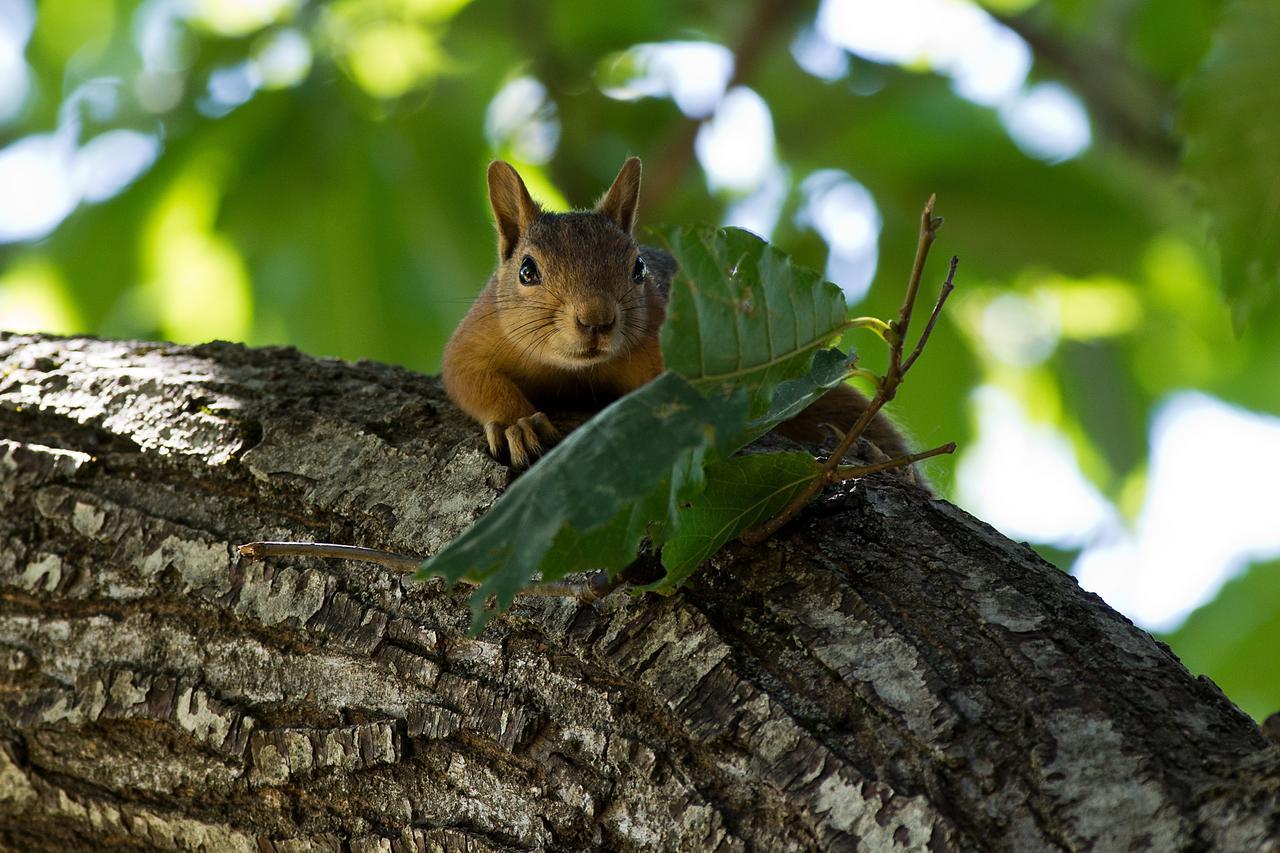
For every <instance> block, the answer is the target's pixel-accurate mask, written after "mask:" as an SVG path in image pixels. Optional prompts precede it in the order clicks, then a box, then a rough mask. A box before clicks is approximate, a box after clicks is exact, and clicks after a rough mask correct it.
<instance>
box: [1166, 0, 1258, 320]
mask: <svg viewBox="0 0 1280 853" xmlns="http://www.w3.org/2000/svg"><path fill="white" fill-rule="evenodd" d="M1277 39H1280V4H1277V3H1276V2H1275V0H1235V2H1234V3H1232V4H1231V5H1230V6H1228V8H1227V11H1226V15H1225V18H1224V19H1223V22H1222V26H1221V28H1220V29H1219V30H1218V34H1217V38H1216V40H1215V42H1214V46H1213V49H1212V50H1211V51H1210V53H1209V56H1208V57H1207V58H1206V59H1205V62H1204V65H1202V66H1201V68H1200V71H1199V73H1198V75H1197V77H1196V79H1195V81H1194V82H1193V84H1192V85H1191V87H1190V88H1189V89H1188V91H1187V98H1186V104H1185V109H1184V112H1183V116H1182V120H1183V121H1182V123H1183V129H1184V131H1185V132H1186V137H1187V156H1186V161H1185V163H1184V170H1185V171H1186V173H1187V175H1188V176H1189V177H1191V178H1192V180H1194V181H1195V182H1196V184H1197V185H1198V186H1199V190H1200V198H1201V202H1202V203H1203V205H1204V206H1205V207H1206V208H1207V209H1208V210H1209V212H1210V214H1211V216H1212V220H1213V226H1214V230H1215V231H1216V233H1217V237H1218V243H1219V246H1220V248H1221V252H1222V285H1223V290H1224V292H1225V295H1226V298H1227V301H1228V302H1229V303H1230V304H1231V308H1232V314H1233V317H1234V320H1235V325H1236V329H1237V331H1239V330H1241V329H1242V328H1243V327H1244V326H1245V325H1246V323H1247V322H1248V321H1249V320H1250V319H1252V318H1255V317H1259V316H1261V315H1263V314H1264V313H1269V312H1270V311H1271V310H1273V309H1275V308H1277V307H1278V306H1280V156H1277V152H1280V86H1277V81H1280V52H1277V51H1276V49H1275V45H1276V40H1277Z"/></svg>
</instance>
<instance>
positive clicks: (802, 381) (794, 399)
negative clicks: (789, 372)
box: [746, 349, 853, 441]
mask: <svg viewBox="0 0 1280 853" xmlns="http://www.w3.org/2000/svg"><path fill="white" fill-rule="evenodd" d="M852 366H853V360H852V359H851V358H850V357H849V356H846V355H845V354H844V353H842V352H840V350H838V349H823V350H818V352H817V354H816V355H814V357H813V364H812V365H810V366H809V372H808V373H806V374H805V375H804V376H800V377H797V378H795V379H788V380H786V381H785V382H780V383H779V384H778V388H777V390H776V391H774V393H773V402H772V403H771V404H770V405H769V410H768V411H766V412H765V413H764V414H763V415H761V416H760V417H758V418H753V419H752V420H751V422H750V423H749V424H747V429H746V436H747V438H746V440H747V441H750V440H752V439H755V438H758V437H759V436H762V435H764V434H765V433H766V432H768V431H769V430H771V429H773V428H774V427H775V426H777V425H778V424H780V423H782V422H783V421H786V420H790V419H791V418H794V417H795V416H796V415H798V414H800V413H801V412H803V411H804V410H805V408H806V407H807V406H808V405H809V404H810V403H812V402H813V401H814V399H816V398H817V397H818V396H820V395H821V394H822V393H823V392H824V391H827V390H829V389H831V388H834V387H835V386H837V385H839V384H840V383H841V382H843V381H844V380H845V377H847V376H848V375H849V370H850V369H851V368H852Z"/></svg>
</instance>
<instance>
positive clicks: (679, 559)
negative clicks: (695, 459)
mask: <svg viewBox="0 0 1280 853" xmlns="http://www.w3.org/2000/svg"><path fill="white" fill-rule="evenodd" d="M818 473H819V469H818V463H817V461H816V460H814V458H813V457H812V456H810V455H809V454H807V453H753V454H749V455H746V456H735V457H733V458H732V459H726V460H724V461H722V462H716V463H714V464H712V465H710V466H708V467H707V485H706V488H705V489H704V490H703V491H702V492H701V493H700V494H698V495H697V496H695V497H693V498H692V499H691V500H689V501H688V502H686V503H685V504H683V505H682V506H681V507H680V510H679V513H678V514H677V516H676V527H675V533H674V535H673V536H672V537H671V538H670V540H669V541H668V542H667V543H666V544H665V545H664V546H663V548H662V565H663V567H664V568H665V569H666V570H667V575H666V577H664V578H663V579H662V580H660V581H658V582H657V583H655V584H653V585H652V586H651V587H649V588H650V589H655V590H658V591H669V590H672V589H675V588H676V587H677V586H679V585H680V584H682V583H684V581H685V580H686V579H687V578H688V577H689V575H690V574H692V573H693V571H694V569H696V568H698V566H700V565H701V564H702V563H703V562H704V561H705V560H707V559H708V558H710V557H711V556H712V555H713V554H715V552H716V551H719V550H720V547H721V546H722V545H724V544H725V543H726V542H728V541H730V540H731V539H734V538H736V537H737V536H738V534H740V533H742V531H744V530H746V529H748V528H750V527H754V526H755V525H757V524H760V523H761V522H763V521H765V520H766V519H768V518H771V517H772V516H773V515H775V514H776V513H777V512H778V511H779V510H781V509H782V508H783V507H784V506H786V505H787V504H788V503H789V502H790V501H791V500H792V498H794V497H795V496H796V495H798V494H799V493H800V492H801V491H802V490H803V489H804V488H805V487H806V486H808V485H809V484H810V483H812V482H813V479H814V477H816V476H818Z"/></svg>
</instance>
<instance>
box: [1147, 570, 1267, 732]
mask: <svg viewBox="0 0 1280 853" xmlns="http://www.w3.org/2000/svg"><path fill="white" fill-rule="evenodd" d="M1277 636H1280V562H1272V563H1264V564H1259V565H1255V566H1253V567H1252V568H1251V569H1249V571H1248V572H1246V573H1245V574H1244V575H1242V576H1240V577H1238V578H1236V579H1235V580H1233V581H1231V582H1230V583H1228V584H1227V585H1226V586H1224V587H1223V588H1222V592H1220V593H1218V597H1217V598H1216V599H1215V600H1214V601H1212V602H1210V603H1209V604H1206V605H1205V606H1203V607H1201V608H1200V609H1199V610H1197V611H1196V612H1195V613H1192V614H1191V615H1190V616H1189V617H1187V621H1186V622H1185V623H1183V625H1182V627H1181V628H1179V629H1178V630H1177V631H1174V632H1172V633H1170V634H1166V635H1164V636H1162V637H1161V638H1160V639H1162V640H1164V641H1165V642H1166V643H1168V644H1169V645H1170V646H1171V647H1172V648H1173V649H1174V650H1175V651H1177V652H1178V655H1179V657H1181V658H1182V662H1183V663H1184V664H1186V666H1187V669H1189V670H1191V671H1192V672H1194V673H1196V674H1197V675H1207V676H1209V677H1210V678H1212V679H1213V680H1214V681H1215V682H1217V684H1218V686H1219V687H1221V688H1222V690H1223V692H1224V693H1226V694H1227V695H1228V696H1230V697H1231V699H1232V701H1233V702H1235V703H1236V704H1237V705H1239V706H1240V707H1241V708H1243V709H1244V710H1245V711H1246V712H1247V713H1248V714H1250V715H1251V716H1252V717H1253V718H1254V719H1256V720H1264V719H1266V718H1267V717H1268V716H1270V715H1271V714H1274V713H1275V712H1276V711H1277V710H1280V655H1276V654H1275V638H1276V637H1277ZM1258 649H1270V650H1271V653H1270V654H1259V653H1258V651H1257V650H1258Z"/></svg>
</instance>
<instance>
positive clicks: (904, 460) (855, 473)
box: [832, 441, 956, 483]
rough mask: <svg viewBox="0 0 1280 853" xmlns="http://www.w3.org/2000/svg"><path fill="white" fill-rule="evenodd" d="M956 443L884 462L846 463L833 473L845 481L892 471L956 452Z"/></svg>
mask: <svg viewBox="0 0 1280 853" xmlns="http://www.w3.org/2000/svg"><path fill="white" fill-rule="evenodd" d="M955 452H956V443H955V442H954V441H948V442H947V443H946V444H944V445H942V446H940V447H935V448H933V449H932V450H922V451H920V452H919V453H912V454H910V455H908V456H898V457H895V458H893V459H886V460H885V461H883V462H876V463H874V464H871V465H844V466H841V467H839V468H837V469H835V471H833V472H832V473H833V474H835V482H837V483H843V482H844V481H845V480H856V479H858V478H859V477H867V476H870V475H871V474H877V473H879V472H880V471H890V470H892V469H894V468H902V467H904V466H906V465H911V464H913V463H916V462H920V461H922V460H924V459H931V458H933V457H934V456H942V455H943V454H944V453H955Z"/></svg>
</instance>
